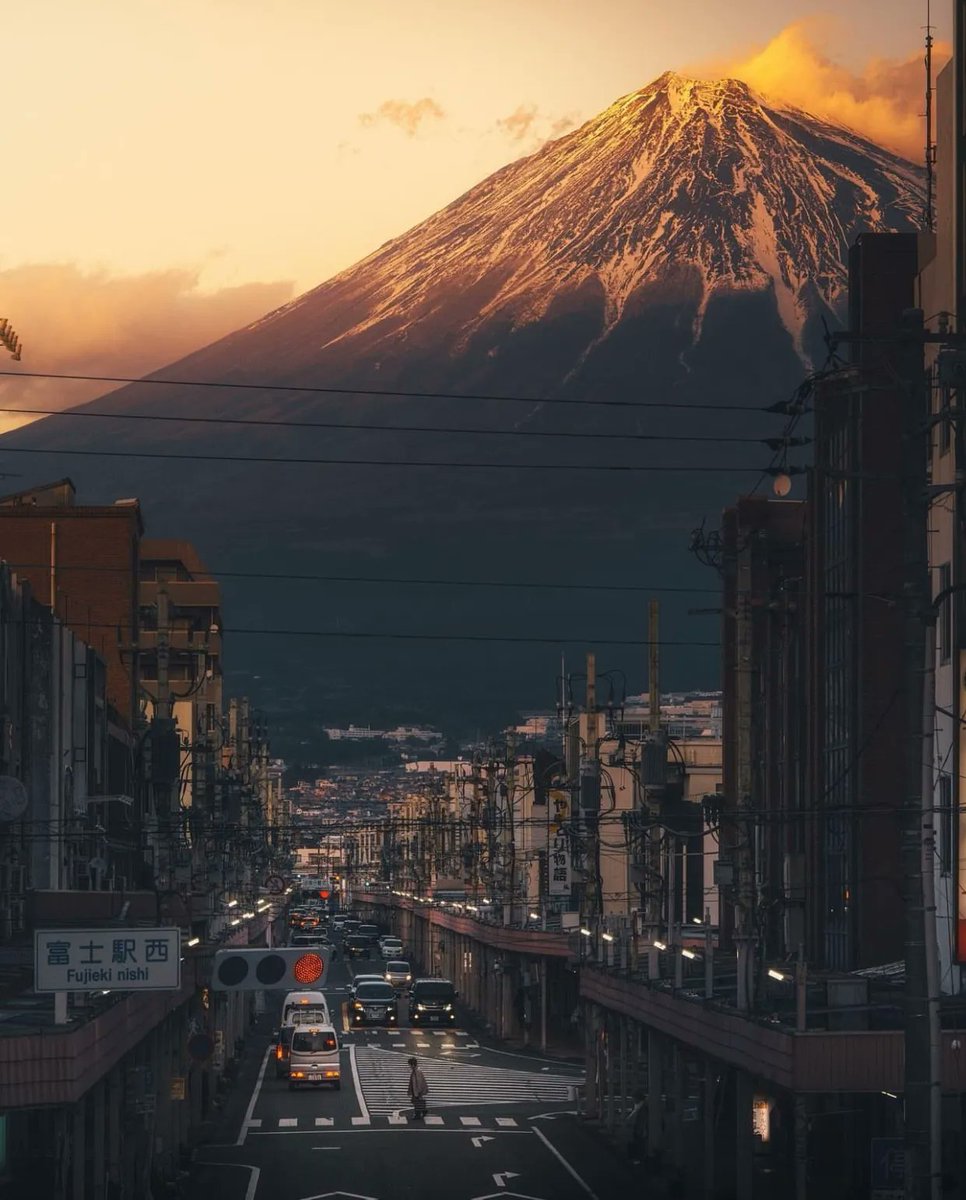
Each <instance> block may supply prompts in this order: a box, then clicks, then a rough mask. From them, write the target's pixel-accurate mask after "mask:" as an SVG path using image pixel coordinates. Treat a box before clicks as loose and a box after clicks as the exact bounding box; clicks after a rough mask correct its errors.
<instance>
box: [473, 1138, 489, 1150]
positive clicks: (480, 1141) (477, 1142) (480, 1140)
mask: <svg viewBox="0 0 966 1200" xmlns="http://www.w3.org/2000/svg"><path fill="white" fill-rule="evenodd" d="M492 1141H493V1139H492V1138H491V1137H475V1138H474V1139H473V1145H474V1146H475V1147H476V1148H477V1150H479V1148H480V1147H481V1146H482V1145H483V1143H484V1142H492Z"/></svg>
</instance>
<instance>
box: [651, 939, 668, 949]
mask: <svg viewBox="0 0 966 1200" xmlns="http://www.w3.org/2000/svg"><path fill="white" fill-rule="evenodd" d="M651 945H652V946H654V948H655V949H656V950H666V949H667V943H666V942H659V941H657V940H655V941H653V942H652V943H651Z"/></svg>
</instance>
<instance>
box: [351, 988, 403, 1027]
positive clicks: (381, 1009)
mask: <svg viewBox="0 0 966 1200" xmlns="http://www.w3.org/2000/svg"><path fill="white" fill-rule="evenodd" d="M349 1016H350V1018H351V1020H352V1024H353V1025H366V1024H369V1023H370V1022H378V1023H379V1024H381V1025H395V1024H396V1023H397V1022H398V1021H399V1007H398V1005H397V1003H396V989H395V988H394V987H393V986H392V984H391V983H360V984H359V986H358V987H357V988H356V991H355V997H354V999H353V1000H352V1001H351V1002H350V1004H349Z"/></svg>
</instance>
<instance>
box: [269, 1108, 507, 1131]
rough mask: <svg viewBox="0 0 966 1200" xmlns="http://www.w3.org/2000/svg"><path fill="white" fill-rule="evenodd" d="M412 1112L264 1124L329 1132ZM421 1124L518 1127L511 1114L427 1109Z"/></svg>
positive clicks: (398, 1120)
mask: <svg viewBox="0 0 966 1200" xmlns="http://www.w3.org/2000/svg"><path fill="white" fill-rule="evenodd" d="M411 1116H412V1109H411V1108H402V1109H395V1110H394V1111H392V1112H388V1113H379V1114H377V1115H376V1116H375V1118H372V1117H350V1118H346V1117H278V1118H276V1119H274V1120H270V1121H269V1122H268V1124H269V1125H270V1126H271V1127H272V1128H274V1129H285V1130H288V1129H298V1130H302V1131H303V1132H305V1131H308V1130H310V1129H317V1130H326V1131H331V1132H332V1133H337V1132H338V1131H339V1130H340V1129H348V1128H349V1127H350V1122H351V1126H353V1127H358V1126H360V1125H363V1126H372V1127H374V1128H379V1127H380V1126H386V1125H390V1126H393V1125H410V1124H412V1121H411V1120H410V1118H411ZM521 1120H525V1118H521ZM423 1123H424V1124H426V1125H435V1126H437V1127H438V1126H441V1125H443V1126H447V1127H448V1128H450V1129H489V1130H490V1131H491V1132H493V1133H496V1132H498V1131H499V1130H501V1129H519V1128H520V1124H519V1122H518V1121H517V1119H516V1118H515V1117H495V1118H494V1117H491V1116H489V1115H483V1116H477V1115H472V1116H467V1115H465V1114H456V1113H450V1114H448V1115H447V1116H441V1115H440V1114H439V1113H429V1114H428V1115H427V1116H426V1117H425V1118H424V1122H423ZM249 1125H250V1127H251V1128H252V1129H253V1130H254V1129H258V1128H261V1127H262V1126H263V1125H264V1122H263V1121H262V1120H261V1118H256V1119H255V1120H252V1121H249Z"/></svg>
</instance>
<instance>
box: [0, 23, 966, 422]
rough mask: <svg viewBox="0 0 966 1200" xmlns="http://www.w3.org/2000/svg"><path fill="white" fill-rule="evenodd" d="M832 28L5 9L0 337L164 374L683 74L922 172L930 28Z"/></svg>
mask: <svg viewBox="0 0 966 1200" xmlns="http://www.w3.org/2000/svg"><path fill="white" fill-rule="evenodd" d="M939 7H940V6H939V5H936V4H934V8H939ZM920 8H921V9H922V11H920ZM836 12H837V14H838V15H837V18H836V23H835V24H831V23H830V22H829V20H828V18H826V17H823V15H822V12H821V10H815V11H814V12H813V13H812V14H811V15H809V14H807V13H805V14H803V10H802V6H801V4H800V3H794V2H793V0H743V2H742V3H741V4H738V5H722V4H721V3H720V0H677V2H676V3H675V4H674V5H673V6H668V5H662V6H658V5H656V4H651V3H647V2H644V0H598V2H597V3H595V4H593V5H590V4H587V3H586V0H460V3H459V4H458V5H454V4H452V3H451V0H367V3H366V4H365V5H343V4H336V3H335V0H275V2H274V3H272V4H265V3H264V2H263V0H97V3H94V4H87V3H85V4H78V3H76V0H31V2H30V3H29V4H23V5H17V6H12V7H11V8H10V11H8V12H6V13H5V15H4V21H3V47H4V71H3V73H2V75H0V99H2V102H3V103H2V111H3V112H4V114H5V119H4V123H3V133H2V135H0V136H2V139H3V158H4V167H5V171H4V188H3V206H2V211H3V214H4V222H3V228H4V235H5V237H4V243H3V253H2V254H0V316H6V317H7V318H9V319H10V321H11V322H12V324H13V325H14V327H15V328H16V330H17V332H18V333H19V335H20V338H21V340H22V342H23V344H24V348H25V349H24V358H23V362H22V364H21V365H22V368H23V369H24V370H28V369H32V370H52V371H67V372H75V371H87V372H93V373H108V374H118V373H120V374H126V373H134V374H137V373H141V372H144V371H147V370H150V369H152V368H155V367H157V366H160V365H163V363H165V362H168V361H171V360H172V359H174V358H177V357H178V356H180V355H182V354H185V353H187V352H188V351H190V350H192V349H195V348H197V347H198V346H200V345H204V344H205V343H207V342H209V341H211V340H213V339H214V338H216V337H218V336H220V335H222V334H224V333H226V332H229V331H230V330H231V329H234V328H237V327H238V326H239V325H243V324H245V323H247V322H248V321H251V320H254V319H255V318H257V317H258V316H260V315H262V314H263V313H264V312H265V311H267V310H269V309H271V308H273V307H275V306H277V305H278V304H280V303H283V302H284V301H285V300H286V299H288V298H289V297H291V296H293V295H295V294H297V293H298V292H300V291H304V290H306V289H307V288H309V287H311V286H313V285H314V284H316V283H319V282H321V281H322V280H323V279H325V278H327V277H328V276H329V275H331V274H333V273H334V272H336V271H338V270H340V269H342V268H344V267H346V266H349V265H351V263H353V262H355V261H356V260H358V259H359V258H361V257H363V256H364V255H365V254H367V253H369V252H370V251H371V250H372V249H374V248H375V247H376V246H378V245H379V244H381V243H382V242H383V241H385V240H387V239H388V238H390V237H392V236H395V235H396V234H398V233H401V232H402V231H404V230H405V229H407V228H409V227H410V226H412V225H413V224H415V223H417V222H418V221H419V220H421V219H422V218H423V217H425V216H428V215H429V214H430V213H432V212H434V211H435V210H436V209H438V208H440V207H441V206H442V205H444V204H446V203H447V202H449V201H450V200H451V199H453V198H454V197H455V196H457V195H459V194H460V193H461V192H462V191H464V190H466V188H468V187H470V186H472V185H473V184H474V183H475V182H477V181H478V180H479V179H481V178H482V177H484V176H485V175H487V174H488V173H490V172H491V171H493V170H495V169H497V168H498V167H500V166H501V165H503V164H504V163H505V162H507V161H509V160H511V159H513V158H517V157H519V156H520V155H522V154H526V153H529V152H530V151H532V150H533V149H535V148H536V147H537V146H539V145H540V143H541V142H542V141H544V140H545V139H546V138H548V137H550V136H555V135H557V134H559V133H560V132H562V131H564V130H566V129H568V128H572V127H573V126H574V125H576V124H577V123H578V122H580V121H582V120H584V119H586V118H588V117H590V116H592V115H593V114H595V113H597V112H599V111H600V110H601V109H602V108H604V107H606V106H607V105H608V104H610V103H611V102H612V101H613V100H615V99H616V98H617V97H618V96H620V95H623V94H625V93H627V92H630V91H633V90H635V89H637V88H639V87H642V86H644V85H645V84H646V83H648V82H649V81H650V80H651V79H653V78H654V77H655V76H657V75H659V74H660V73H661V72H662V71H664V70H666V69H668V68H673V69H676V70H689V69H695V70H701V71H702V72H706V71H707V70H708V69H709V64H711V69H713V70H715V71H717V70H718V68H726V69H727V71H728V73H734V74H738V75H740V76H741V77H742V78H745V79H746V80H747V81H748V82H749V83H751V84H752V85H753V86H755V87H758V88H760V89H762V90H764V91H766V92H769V93H771V94H772V95H775V96H777V98H779V99H785V100H787V101H788V102H790V103H794V104H797V105H800V106H801V107H805V108H809V109H811V110H812V111H816V112H818V113H819V114H820V115H823V116H827V117H829V118H830V119H833V120H838V121H841V122H842V123H847V124H850V125H852V126H854V127H857V128H859V129H860V130H862V131H863V132H867V133H868V134H869V135H870V136H873V137H879V138H884V139H887V140H889V141H890V142H891V144H892V145H894V146H895V147H897V148H898V149H900V150H903V151H904V152H906V153H908V154H912V155H917V154H918V145H919V143H920V142H921V123H920V122H919V118H918V114H919V113H920V112H921V110H922V101H921V91H922V74H921V66H920V62H921V50H920V49H919V48H918V47H919V42H920V38H921V36H922V34H921V29H920V26H921V25H922V24H923V21H924V4H917V3H915V2H914V0H839V3H838V4H837V6H836ZM803 15H804V16H807V17H808V19H807V20H803V19H802V18H803ZM947 16H948V14H946V13H945V12H942V13H940V14H937V15H936V16H935V17H934V20H936V21H937V23H938V25H939V28H938V30H937V33H938V34H939V35H940V36H947V37H948V28H946V27H945V26H944V25H943V20H944V19H945V18H946V17H947ZM946 24H947V25H948V21H947V22H946ZM7 365H8V366H11V365H12V364H9V362H8V363H7ZM101 390H103V389H101V388H99V387H97V386H93V387H90V388H85V387H83V386H79V385H75V386H66V385H62V384H56V385H52V384H41V383H35V384H29V385H28V384H27V383H26V381H17V382H14V383H10V382H4V381H0V402H2V403H4V404H7V405H10V406H14V407H21V408H22V407H28V406H31V405H33V406H37V407H47V406H49V407H63V406H65V405H68V404H72V403H78V402H80V401H81V400H84V399H87V398H89V397H90V396H93V395H97V394H98V393H99V392H100V391H101ZM14 423H16V422H15V421H14ZM10 424H11V419H10V418H3V417H0V428H3V427H9V426H10Z"/></svg>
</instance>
